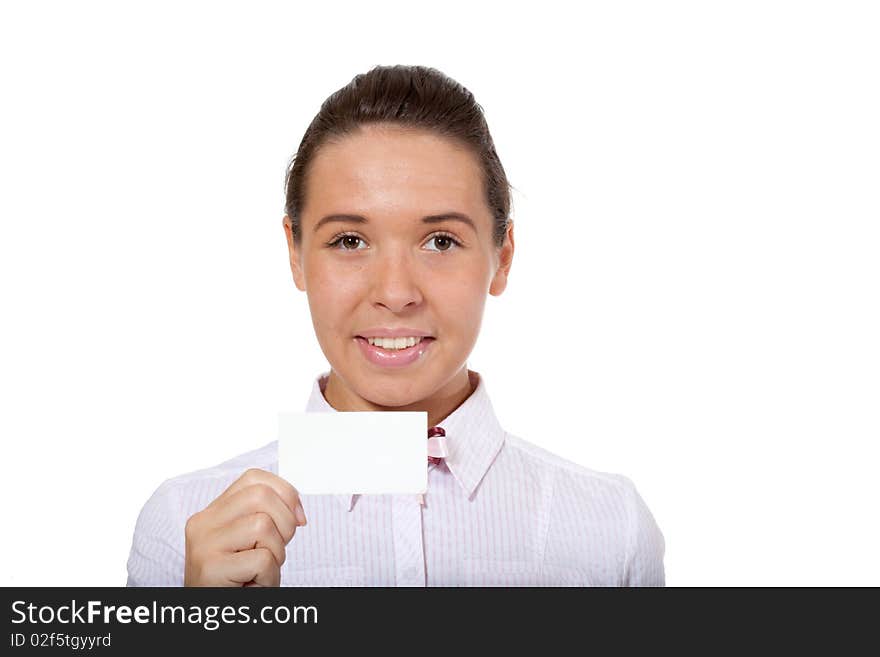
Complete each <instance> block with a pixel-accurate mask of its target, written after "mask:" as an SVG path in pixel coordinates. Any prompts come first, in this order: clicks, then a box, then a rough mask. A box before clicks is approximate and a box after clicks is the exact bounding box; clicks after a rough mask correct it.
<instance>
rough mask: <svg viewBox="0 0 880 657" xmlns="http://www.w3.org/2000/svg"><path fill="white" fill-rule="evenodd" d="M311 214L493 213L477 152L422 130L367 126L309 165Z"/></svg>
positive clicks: (308, 206)
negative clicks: (484, 186) (487, 203)
mask: <svg viewBox="0 0 880 657" xmlns="http://www.w3.org/2000/svg"><path fill="white" fill-rule="evenodd" d="M306 185H307V188H306V208H305V210H306V212H307V213H309V214H311V213H312V212H320V213H323V212H325V211H332V212H352V211H357V212H359V213H362V214H365V215H376V216H379V215H386V214H388V213H389V212H399V213H400V214H401V215H402V216H403V215H408V216H410V218H411V216H412V215H416V214H418V215H419V216H421V215H424V214H430V213H431V212H434V211H436V212H445V211H462V212H470V213H473V214H479V213H480V212H481V211H482V210H484V209H485V210H486V212H488V208H486V201H485V198H484V192H483V182H482V173H481V170H480V167H479V164H478V162H477V158H476V156H475V155H474V154H473V153H471V152H470V151H468V150H467V149H465V148H464V147H463V146H460V145H458V144H457V143H455V142H454V141H452V140H450V139H447V138H444V137H440V136H437V135H434V134H431V133H427V132H422V131H410V130H404V129H401V128H397V127H393V126H392V127H386V126H378V125H374V126H366V127H364V128H362V129H361V130H360V131H359V132H357V133H355V134H353V135H350V136H346V137H344V138H342V139H341V140H340V141H336V142H330V143H327V144H325V145H324V146H322V147H321V149H319V150H318V152H317V153H316V155H315V157H314V158H313V160H312V163H311V165H310V166H309V172H308V177H307V183H306Z"/></svg>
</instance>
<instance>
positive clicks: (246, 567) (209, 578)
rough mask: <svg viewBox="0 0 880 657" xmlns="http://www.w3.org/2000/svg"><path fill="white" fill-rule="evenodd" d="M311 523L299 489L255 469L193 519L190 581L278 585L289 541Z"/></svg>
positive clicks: (187, 574)
mask: <svg viewBox="0 0 880 657" xmlns="http://www.w3.org/2000/svg"><path fill="white" fill-rule="evenodd" d="M305 524H306V514H305V511H304V510H303V508H302V504H301V503H300V499H299V492H298V491H297V490H296V488H294V487H293V486H291V485H290V484H289V483H288V482H286V481H285V480H283V479H281V478H280V477H278V476H277V475H274V474H272V473H271V472H267V471H265V470H260V469H257V468H251V469H250V470H248V471H246V472H245V473H244V474H243V475H242V476H241V477H239V478H238V479H237V480H235V481H234V482H233V483H232V484H231V485H230V486H229V488H227V489H226V490H225V491H223V493H221V494H220V496H219V497H217V499H215V500H214V501H213V502H211V503H210V504H209V505H208V506H207V507H205V508H204V509H203V510H202V511H199V512H198V513H196V514H194V515H192V516H191V517H190V518H189V520H187V522H186V566H185V570H184V577H183V584H184V586H278V585H279V584H280V583H281V565H282V564H283V563H284V560H285V558H286V555H285V546H286V545H287V544H288V543H289V542H290V540H291V539H292V538H293V535H294V534H295V533H296V528H297V527H298V526H301V525H305Z"/></svg>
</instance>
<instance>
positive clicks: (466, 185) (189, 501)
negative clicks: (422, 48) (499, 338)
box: [128, 66, 664, 586]
mask: <svg viewBox="0 0 880 657" xmlns="http://www.w3.org/2000/svg"><path fill="white" fill-rule="evenodd" d="M285 210H286V215H285V217H284V220H283V227H284V232H285V235H286V237H287V246H288V250H289V255H290V267H291V271H292V272H293V279H294V281H295V283H296V286H297V288H298V289H299V290H301V291H303V292H305V293H306V294H307V297H308V302H309V308H310V311H311V317H312V324H313V326H314V329H315V333H316V335H317V338H318V342H319V343H320V346H321V349H322V351H323V352H324V355H325V356H326V358H327V360H328V362H329V364H330V369H329V371H328V372H325V373H322V374H321V375H319V376H317V377H316V378H315V379H314V382H313V388H312V393H311V397H310V399H309V400H308V403H307V405H306V410H307V411H309V412H331V413H332V412H338V411H365V410H366V411H387V410H397V411H427V414H428V427H429V428H430V430H429V431H428V436H431V437H434V438H443V440H445V444H446V454H445V456H444V457H442V458H441V457H438V456H436V455H435V456H434V457H433V458H430V459H429V461H428V464H427V467H428V492H427V494H426V495H425V496H424V497H423V498H421V499H420V498H419V496H412V495H364V496H360V495H357V494H356V492H353V494H351V495H299V494H298V492H297V490H296V488H295V484H296V482H286V481H284V480H282V479H281V478H279V477H278V476H277V472H278V457H277V443H276V442H272V443H270V444H268V445H266V446H264V447H263V448H261V449H258V450H256V451H253V452H249V453H247V454H244V455H242V456H239V457H237V458H235V459H232V460H230V461H227V462H225V463H222V464H220V465H218V466H216V467H214V468H210V469H207V470H201V471H198V472H194V473H191V474H187V475H183V476H179V477H176V478H173V479H169V480H167V481H165V482H164V483H163V484H162V485H161V486H160V487H159V488H158V489H157V490H156V492H155V493H154V494H153V495H152V497H151V498H150V499H149V500H148V501H147V503H146V505H145V506H144V508H143V510H142V511H141V513H140V515H139V517H138V520H137V525H136V528H135V533H134V540H133V544H132V548H131V555H130V558H129V560H128V573H129V578H128V584H129V585H132V586H169V585H171V586H175V585H176V586H179V585H186V586H206V585H207V586H278V585H279V584H280V585H285V586H309V585H314V586H493V585H502V586H636V585H648V586H658V585H663V584H664V569H663V553H664V540H663V536H662V534H661V533H660V530H659V529H658V527H657V525H656V524H655V522H654V519H653V517H652V516H651V513H650V511H649V510H648V508H647V507H646V506H645V504H644V502H643V501H642V499H641V498H640V496H639V495H638V493H637V492H636V490H635V488H634V486H633V484H632V483H631V482H630V481H629V480H628V479H626V478H625V477H622V476H618V475H611V474H603V473H599V472H594V471H592V470H588V469H586V468H584V467H582V466H580V465H577V464H575V463H572V462H570V461H567V460H564V459H562V458H561V457H558V456H555V455H553V454H551V453H549V452H547V451H545V450H543V449H541V448H539V447H537V446H535V445H533V444H531V443H529V442H527V441H525V440H523V439H522V438H519V437H517V436H514V435H511V434H509V433H507V432H506V431H505V430H504V429H503V428H502V426H501V424H500V423H499V420H498V418H497V417H496V416H495V413H494V412H493V408H492V404H491V402H490V397H489V389H488V386H487V382H486V380H485V378H484V377H483V376H482V375H481V374H480V373H478V372H475V371H473V370H470V369H468V367H467V359H468V356H469V355H470V353H471V351H472V349H473V347H474V344H475V343H476V341H477V336H478V334H479V331H480V324H481V320H482V316H483V309H484V305H485V302H486V294H487V293H488V294H492V295H496V296H497V295H500V294H501V293H502V292H503V291H504V289H505V287H506V286H507V278H508V274H509V272H510V268H511V263H512V261H513V252H514V235H513V222H512V221H511V220H510V217H509V214H510V212H509V211H510V197H509V185H508V183H507V179H506V177H505V173H504V169H503V167H502V166H501V162H500V161H499V159H498V155H497V153H496V151H495V147H494V144H493V141H492V137H491V136H490V133H489V129H488V127H487V125H486V122H485V119H484V116H483V113H482V109H481V107H480V106H479V105H478V104H477V102H476V101H475V99H474V97H473V95H472V94H471V93H470V92H469V91H468V90H466V89H465V88H463V87H462V86H461V85H460V84H458V83H456V82H455V81H454V80H451V79H450V78H448V77H446V76H445V75H443V74H442V73H440V72H439V71H437V70H435V69H430V68H424V67H410V66H392V67H376V68H374V69H372V70H371V71H369V72H368V73H366V74H362V75H358V76H356V77H355V78H354V79H353V80H352V81H351V82H350V83H349V84H348V85H346V86H345V87H343V88H342V89H340V90H339V91H337V92H336V93H334V94H333V95H331V96H330V97H329V98H328V99H327V100H326V101H325V102H324V104H323V105H322V107H321V109H320V111H319V113H318V115H317V116H316V117H315V119H314V120H313V121H312V123H311V125H310V126H309V128H308V130H307V131H306V133H305V136H304V137H303V140H302V143H301V144H300V146H299V150H298V151H297V153H296V156H295V157H294V159H293V161H292V164H291V166H290V168H289V170H288V175H287V199H286V207H285ZM444 434H445V435H444ZM428 436H426V438H427V437H428ZM307 518H308V519H307Z"/></svg>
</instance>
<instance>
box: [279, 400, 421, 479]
mask: <svg viewBox="0 0 880 657" xmlns="http://www.w3.org/2000/svg"><path fill="white" fill-rule="evenodd" d="M278 418H279V431H278V475H279V476H280V477H281V478H283V479H286V480H287V481H289V482H290V483H291V484H293V486H294V487H295V488H296V489H297V490H298V491H299V492H300V493H303V494H305V495H343V494H344V495H347V494H351V493H360V494H362V495H364V494H394V495H396V494H410V493H412V494H418V493H425V492H426V491H427V488H428V462H427V457H428V414H427V413H426V412H425V411H355V412H336V413H306V412H302V413H279V414H278Z"/></svg>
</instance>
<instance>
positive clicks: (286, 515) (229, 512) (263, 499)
mask: <svg viewBox="0 0 880 657" xmlns="http://www.w3.org/2000/svg"><path fill="white" fill-rule="evenodd" d="M254 513H265V514H268V515H269V516H270V517H271V518H272V520H273V522H274V523H275V527H277V528H278V533H279V534H280V535H281V538H282V540H283V541H284V543H285V544H287V543H289V542H290V539H292V538H293V535H294V534H295V533H296V527H297V521H296V516H295V515H294V514H293V512H292V511H291V510H290V508H289V507H288V506H287V505H286V504H285V503H284V502H283V501H282V500H281V498H280V497H278V494H277V493H276V492H275V490H274V489H272V488H269V487H268V486H266V485H264V484H255V485H253V486H248V487H247V488H243V489H241V490H240V491H238V492H237V493H235V494H234V495H232V496H231V497H230V498H228V500H227V501H226V503H225V504H222V505H218V506H217V507H216V508H214V509H213V510H212V516H211V525H212V526H213V527H215V528H222V527H224V526H226V525H230V524H232V522H233V521H235V520H237V519H238V518H242V517H245V516H249V515H252V514H254Z"/></svg>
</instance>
